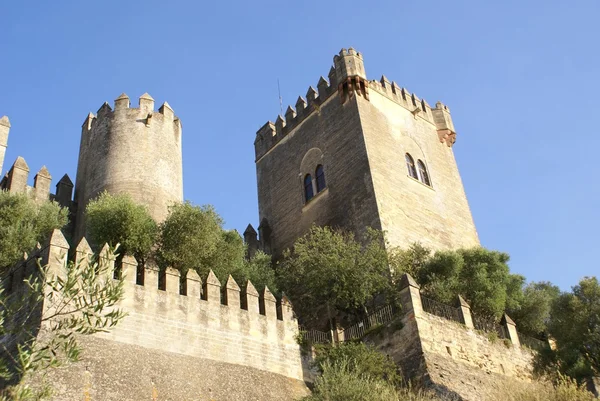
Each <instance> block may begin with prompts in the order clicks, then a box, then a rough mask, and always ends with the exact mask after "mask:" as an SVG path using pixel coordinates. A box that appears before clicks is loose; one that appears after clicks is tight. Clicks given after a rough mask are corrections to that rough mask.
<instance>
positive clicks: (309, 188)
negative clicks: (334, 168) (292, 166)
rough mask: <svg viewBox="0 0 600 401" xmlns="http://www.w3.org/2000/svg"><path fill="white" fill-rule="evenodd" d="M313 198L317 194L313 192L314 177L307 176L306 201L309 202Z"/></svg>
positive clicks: (305, 186) (305, 179) (305, 183)
mask: <svg viewBox="0 0 600 401" xmlns="http://www.w3.org/2000/svg"><path fill="white" fill-rule="evenodd" d="M313 196H315V194H314V192H313V186H312V177H311V176H310V174H306V176H305V177H304V200H305V201H306V202H308V201H309V200H311V199H312V198H313Z"/></svg>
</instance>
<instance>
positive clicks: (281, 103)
mask: <svg viewBox="0 0 600 401" xmlns="http://www.w3.org/2000/svg"><path fill="white" fill-rule="evenodd" d="M277 92H278V93H279V114H281V115H283V99H282V98H281V87H280V86H279V78H277Z"/></svg>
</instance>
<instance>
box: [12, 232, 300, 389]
mask: <svg viewBox="0 0 600 401" xmlns="http://www.w3.org/2000/svg"><path fill="white" fill-rule="evenodd" d="M107 250H108V246H107V245H105V247H104V248H102V250H100V251H99V253H98V254H97V255H98V256H99V257H101V258H103V260H104V262H105V263H108V264H109V266H110V267H111V268H113V267H114V259H109V258H108V257H107V255H108V252H107ZM69 251H70V249H69V244H68V243H67V241H66V239H65V238H64V236H63V235H62V233H61V232H60V231H59V230H54V232H53V234H52V236H51V238H50V240H49V242H48V244H47V245H46V246H43V247H39V246H38V247H37V248H36V249H35V250H34V251H33V252H31V254H30V255H29V257H26V260H24V262H23V263H21V264H20V265H19V266H17V268H15V269H13V273H12V274H11V276H10V277H11V279H10V283H11V284H8V288H10V291H18V290H19V286H25V285H26V284H24V283H23V278H25V276H26V275H27V274H30V273H31V272H32V271H33V268H32V265H34V264H35V261H36V260H37V259H38V258H41V263H42V264H44V265H48V271H49V272H51V273H56V274H60V272H61V271H64V267H63V266H64V259H65V258H66V257H67V255H68V254H69ZM73 254H74V258H75V263H87V262H86V261H88V260H90V256H92V255H93V252H92V249H91V248H90V246H89V245H88V242H87V241H86V239H85V238H83V239H82V240H81V241H80V243H79V245H78V246H77V247H76V249H74V252H73ZM137 271H138V263H137V262H136V261H135V259H134V258H132V257H129V256H125V257H124V258H123V263H122V270H121V274H122V276H123V279H124V295H123V298H122V300H121V301H120V303H119V305H118V308H120V309H121V310H123V311H125V312H126V313H127V316H126V317H125V318H124V319H123V321H121V322H120V323H119V324H118V325H117V326H116V327H114V328H111V329H110V332H108V333H98V334H94V335H93V336H94V337H97V338H101V339H104V340H109V341H113V342H117V343H125V344H132V345H137V346H142V347H144V348H148V349H155V350H160V351H166V352H169V353H176V354H183V355H188V356H192V357H196V358H202V359H209V360H214V361H219V362H226V363H229V364H235V365H241V366H245V367H249V368H254V369H258V370H261V371H266V372H270V373H275V374H278V375H282V376H285V377H287V378H290V379H296V380H302V378H303V376H302V367H301V359H300V348H299V345H298V343H297V342H296V335H297V334H298V323H297V320H296V319H295V317H294V315H293V312H292V307H291V304H290V303H289V301H288V300H287V299H286V298H285V297H284V298H283V299H282V300H277V299H276V298H275V297H274V296H273V294H272V293H271V292H270V291H269V289H268V288H265V289H264V290H263V291H261V292H260V293H259V292H258V291H257V290H256V289H255V288H254V286H253V285H252V283H251V282H248V283H247V285H246V286H245V287H244V288H243V289H240V287H239V286H238V284H237V283H236V282H235V281H234V280H233V278H232V277H229V279H228V280H227V282H226V283H225V284H224V285H221V283H220V282H219V280H218V279H217V278H216V276H215V275H214V273H213V272H212V271H210V273H209V275H208V276H207V277H205V278H204V279H201V278H200V277H198V275H197V274H196V273H195V271H193V270H190V271H189V272H188V274H187V278H186V280H185V283H186V285H185V286H181V285H180V283H181V278H180V275H179V272H178V271H176V270H174V269H171V268H168V269H167V270H166V272H165V273H164V277H163V278H162V279H161V278H160V274H159V271H158V269H155V268H149V267H146V268H145V269H143V272H142V273H143V274H141V275H140V274H137ZM111 279H112V278H111ZM140 283H143V284H140ZM159 283H160V284H159ZM5 285H6V284H5ZM159 288H162V289H159ZM182 288H186V290H185V291H182ZM182 292H183V293H184V294H182ZM87 352H92V350H87ZM93 352H102V351H101V350H95V351H93Z"/></svg>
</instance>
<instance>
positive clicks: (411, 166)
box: [405, 153, 419, 180]
mask: <svg viewBox="0 0 600 401" xmlns="http://www.w3.org/2000/svg"><path fill="white" fill-rule="evenodd" d="M405 158H406V168H408V175H410V176H411V177H412V178H414V179H416V180H418V179H419V176H418V175H417V169H416V167H415V161H414V159H413V158H412V156H411V155H409V154H408V153H407V154H406V156H405Z"/></svg>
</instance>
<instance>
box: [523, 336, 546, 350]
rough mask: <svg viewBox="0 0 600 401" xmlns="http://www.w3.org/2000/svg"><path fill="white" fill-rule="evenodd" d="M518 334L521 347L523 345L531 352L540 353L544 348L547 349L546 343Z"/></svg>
mask: <svg viewBox="0 0 600 401" xmlns="http://www.w3.org/2000/svg"><path fill="white" fill-rule="evenodd" d="M518 334H519V342H520V343H521V345H524V346H526V347H528V348H531V349H533V350H536V351H542V350H543V349H545V348H548V347H549V345H548V343H547V342H546V341H543V340H540V339H538V338H534V337H529V336H526V335H525V334H521V333H518Z"/></svg>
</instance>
